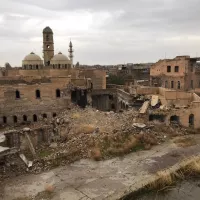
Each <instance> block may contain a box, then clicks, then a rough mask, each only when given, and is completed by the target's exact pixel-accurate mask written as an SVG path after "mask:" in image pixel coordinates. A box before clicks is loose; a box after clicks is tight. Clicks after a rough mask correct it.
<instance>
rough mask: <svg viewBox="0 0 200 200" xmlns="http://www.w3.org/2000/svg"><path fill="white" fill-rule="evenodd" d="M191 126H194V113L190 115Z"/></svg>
mask: <svg viewBox="0 0 200 200" xmlns="http://www.w3.org/2000/svg"><path fill="white" fill-rule="evenodd" d="M189 126H190V127H193V126H194V115H193V114H190V116H189Z"/></svg>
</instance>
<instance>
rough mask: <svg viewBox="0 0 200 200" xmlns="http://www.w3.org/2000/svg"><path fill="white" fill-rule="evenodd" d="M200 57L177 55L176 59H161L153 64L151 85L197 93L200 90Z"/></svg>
mask: <svg viewBox="0 0 200 200" xmlns="http://www.w3.org/2000/svg"><path fill="white" fill-rule="evenodd" d="M199 60H200V58H190V56H177V57H175V58H174V59H164V60H159V61H158V62H157V63H155V64H154V65H152V66H151V69H150V82H151V86H157V87H164V88H169V89H175V90H184V91H189V90H193V91H195V92H197V93H199V92H198V90H200V68H199V64H198V62H197V61H199Z"/></svg>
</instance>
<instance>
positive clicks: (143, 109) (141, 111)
mask: <svg viewBox="0 0 200 200" xmlns="http://www.w3.org/2000/svg"><path fill="white" fill-rule="evenodd" d="M148 107H149V101H145V102H144V103H143V105H142V107H141V108H140V114H144V113H146V112H147V109H148Z"/></svg>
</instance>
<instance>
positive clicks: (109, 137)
mask: <svg viewBox="0 0 200 200" xmlns="http://www.w3.org/2000/svg"><path fill="white" fill-rule="evenodd" d="M48 126H51V127H52V128H51V132H52V136H51V137H50V140H51V141H50V143H46V144H43V145H42V146H40V148H36V149H35V152H34V154H36V157H35V159H34V160H33V163H32V162H30V161H31V160H30V157H29V156H28V154H27V153H26V152H23V153H24V155H25V156H26V158H27V159H25V157H24V156H22V155H21V156H20V158H21V161H20V162H21V163H23V166H24V167H18V169H17V170H18V172H17V173H18V174H20V172H21V173H25V172H27V171H29V172H33V173H40V172H41V171H46V170H49V169H51V168H54V167H57V166H60V165H65V164H68V163H71V162H74V161H76V160H79V159H82V158H92V159H94V160H102V159H109V158H111V157H113V156H122V155H124V154H127V153H130V152H134V151H138V150H140V149H144V150H148V149H150V148H151V147H152V146H153V145H157V144H160V143H162V142H165V141H167V140H168V139H170V138H171V137H173V136H177V135H184V134H187V133H188V129H185V128H182V127H179V126H174V127H173V126H170V127H167V126H164V125H163V123H159V122H156V121H153V122H149V121H148V120H147V119H146V117H145V116H144V115H140V113H138V111H136V110H134V109H130V110H127V111H124V112H120V113H114V112H112V111H111V112H101V111H98V110H95V109H93V108H91V107H87V108H85V109H80V108H78V107H74V108H71V109H68V110H66V111H64V112H63V113H61V114H60V115H59V116H57V117H56V118H54V119H53V120H52V121H51V122H49V125H48ZM2 140H3V139H2ZM30 143H31V142H30ZM20 154H21V152H20ZM20 154H19V155H20ZM29 154H30V152H29ZM19 155H18V158H19ZM22 161H23V162H22ZM10 162H11V161H9V162H8V163H10ZM24 162H25V163H26V164H24ZM15 163H17V162H15ZM10 165H12V164H9V166H6V165H4V166H5V169H4V170H1V171H0V174H5V173H6V170H7V168H8V169H9V170H10V169H11V170H10V171H12V170H13V169H14V167H15V166H16V165H15V164H13V165H12V166H13V167H10ZM19 166H20V165H19Z"/></svg>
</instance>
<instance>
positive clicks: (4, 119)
mask: <svg viewBox="0 0 200 200" xmlns="http://www.w3.org/2000/svg"><path fill="white" fill-rule="evenodd" d="M3 123H4V124H6V123H7V117H6V116H3Z"/></svg>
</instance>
